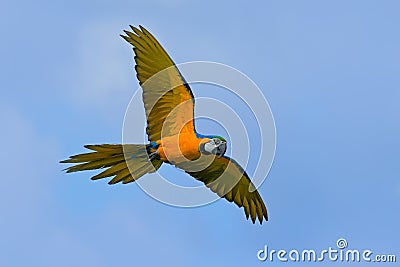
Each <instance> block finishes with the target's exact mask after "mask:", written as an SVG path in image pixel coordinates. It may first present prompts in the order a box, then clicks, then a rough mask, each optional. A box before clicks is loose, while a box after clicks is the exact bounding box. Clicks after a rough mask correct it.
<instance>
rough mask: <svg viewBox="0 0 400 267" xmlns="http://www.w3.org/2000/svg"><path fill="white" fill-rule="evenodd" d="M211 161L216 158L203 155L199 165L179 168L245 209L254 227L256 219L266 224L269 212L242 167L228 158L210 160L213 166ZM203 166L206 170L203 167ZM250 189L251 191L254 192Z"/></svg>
mask: <svg viewBox="0 0 400 267" xmlns="http://www.w3.org/2000/svg"><path fill="white" fill-rule="evenodd" d="M209 157H215V156H213V155H210V156H204V155H203V160H200V161H197V162H196V161H188V162H185V163H182V164H178V165H177V167H179V168H181V169H183V170H184V171H186V172H187V173H188V174H190V175H191V176H193V177H194V178H196V179H197V180H200V181H202V182H203V183H205V185H206V186H207V187H208V188H210V189H211V190H212V191H213V192H214V193H217V194H218V195H219V196H220V197H224V198H226V199H227V200H228V201H230V202H232V201H234V202H235V203H236V205H238V206H239V207H244V211H245V213H246V218H247V219H248V218H249V215H250V217H251V220H252V221H253V223H255V221H256V217H258V220H259V221H260V223H261V224H262V221H263V218H264V219H265V220H266V221H267V220H268V215H267V208H266V207H265V204H264V202H263V200H262V198H261V196H260V194H259V193H258V191H257V190H256V189H255V187H254V185H253V183H252V182H251V181H250V178H249V176H248V175H247V173H246V172H245V171H244V170H243V169H242V168H241V167H240V165H239V164H238V163H237V162H236V161H235V160H233V159H231V158H229V157H226V156H224V157H221V158H218V157H215V159H214V160H212V159H211V162H212V163H211V164H209V162H210V158H209ZM202 164H204V166H201V165H202ZM194 170H196V171H194ZM197 170H201V171H197ZM249 189H251V192H250V190H249Z"/></svg>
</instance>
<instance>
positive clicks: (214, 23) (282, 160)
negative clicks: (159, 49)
mask: <svg viewBox="0 0 400 267" xmlns="http://www.w3.org/2000/svg"><path fill="white" fill-rule="evenodd" d="M399 9H400V3H399V2H398V1H389V0H384V1H341V0H339V1H316V0H315V1H264V2H263V3H262V4H261V3H257V4H255V3H254V4H249V3H248V2H243V1H242V3H233V2H232V1H219V2H218V3H215V2H214V1H202V2H199V3H195V2H194V1H192V2H190V3H189V2H188V1H180V0H174V1H166V0H159V1H141V2H137V1H118V0H117V1H107V2H106V1H97V2H96V1H85V2H83V1H68V2H64V1H35V2H32V1H24V0H22V1H6V2H4V1H3V2H2V8H1V9H0V22H1V23H0V25H1V26H0V34H1V36H2V37H1V43H0V58H1V65H0V70H1V71H0V73H1V75H0V81H1V90H2V97H1V99H0V103H1V105H0V109H1V112H0V114H1V115H0V116H1V121H2V130H1V137H2V141H3V143H2V149H1V152H0V157H1V167H2V174H3V175H2V177H3V178H2V179H3V181H2V183H1V186H0V211H1V214H2V216H1V219H0V229H1V230H0V234H1V242H0V251H1V252H0V265H1V266H54V265H57V266H95V265H96V266H111V265H114V266H115V265H119V266H137V265H138V264H140V265H143V264H147V265H153V266H155V265H162V266H172V265H174V266H217V265H220V266H243V265H245V266H258V265H260V266H261V265H267V264H270V263H267V262H264V263H262V262H259V261H258V260H257V257H256V253H257V251H258V250H259V249H261V248H263V246H264V245H265V244H267V245H268V246H270V247H271V248H274V249H280V248H283V249H288V250H290V249H307V248H310V249H311V248H312V249H324V248H327V247H329V246H334V245H335V242H336V240H337V239H338V238H340V237H344V238H346V239H347V241H348V243H349V247H351V248H358V249H371V250H373V251H374V252H376V253H382V254H384V253H391V254H393V253H394V254H396V253H397V257H398V258H399V257H400V254H399V247H400V241H399V240H400V231H399V230H398V225H400V216H399V213H398V211H399V208H400V180H399V173H400V168H399V166H400V164H399V151H400V141H399V140H400V139H399V136H400V124H399V118H400V117H399V116H400V105H399V101H400V75H399V73H400V50H399V47H400V35H399V34H398V28H399V25H400V17H399V16H398V10H399ZM129 24H133V25H138V24H141V25H144V26H145V27H147V28H148V29H149V30H150V31H151V32H152V33H153V34H154V35H155V36H156V37H157V38H158V39H159V40H160V42H161V43H162V44H163V45H164V47H165V48H166V49H167V51H168V52H169V53H170V55H171V56H172V58H173V59H174V60H175V62H177V63H182V62H187V61H193V60H210V61H215V62H221V63H224V64H227V65H230V66H232V67H235V68H237V69H239V70H240V71H242V72H244V73H245V74H246V75H248V76H249V77H250V78H251V79H252V80H253V81H255V82H256V83H257V85H258V86H259V87H260V88H261V89H262V91H263V93H264V94H265V96H266V98H267V99H268V101H269V104H270V106H271V109H272V112H273V114H274V117H275V122H276V128H277V140H278V141H277V151H276V157H275V161H274V164H273V167H272V169H271V172H270V174H269V176H268V177H267V179H266V181H265V182H264V184H263V185H262V186H261V188H260V192H261V194H262V196H263V198H264V200H265V202H266V204H267V206H268V209H269V214H270V221H269V222H268V223H266V224H263V225H262V226H259V225H253V224H251V223H250V222H249V221H246V220H245V219H244V215H243V211H242V210H240V209H238V208H237V207H236V206H234V205H232V204H231V203H228V202H226V201H222V200H221V201H217V202H215V203H213V204H211V205H207V206H205V207H201V208H195V209H183V208H174V207H170V206H167V205H163V204H160V203H159V202H158V201H155V200H154V199H152V198H151V197H149V196H147V195H146V194H145V193H144V192H142V190H141V189H140V188H138V187H137V186H136V185H135V184H131V185H126V186H122V185H117V186H108V185H107V184H106V182H105V181H98V182H93V181H91V180H90V179H89V177H90V175H91V173H78V174H73V175H66V174H64V173H62V171H61V170H62V168H63V166H61V165H60V164H58V161H59V160H61V159H64V158H66V157H67V156H69V155H71V154H75V153H79V152H82V151H83V147H82V146H83V145H84V144H93V143H118V142H121V133H122V123H123V117H124V113H125V109H126V107H127V105H128V103H129V100H130V98H131V96H132V94H133V92H134V91H135V90H136V88H137V86H138V84H137V81H136V79H135V76H134V72H133V69H132V66H133V59H132V51H131V49H130V48H129V46H128V45H127V44H126V43H125V42H124V41H123V40H122V39H121V38H120V37H119V36H118V35H119V34H120V33H122V30H123V29H127V28H128V25H129ZM199 89H201V86H196V88H195V90H199ZM194 94H195V95H196V91H195V92H194ZM138 127H144V125H142V124H138ZM249 130H250V131H251V129H249ZM168 172H169V173H170V174H171V175H174V174H175V173H176V171H175V170H173V169H172V168H171V170H168ZM274 264H278V265H279V263H274ZM282 264H283V265H284V264H289V263H282ZM293 265H298V266H302V265H305V264H301V263H297V264H293ZM318 265H319V266H321V265H323V264H318ZM337 265H338V266H339V265H341V264H340V263H337ZM354 265H356V264H354ZM382 265H385V264H382Z"/></svg>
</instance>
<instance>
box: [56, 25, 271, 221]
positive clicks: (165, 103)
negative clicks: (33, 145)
mask: <svg viewBox="0 0 400 267" xmlns="http://www.w3.org/2000/svg"><path fill="white" fill-rule="evenodd" d="M130 27H131V29H132V31H124V32H125V34H126V35H121V37H122V38H124V39H125V40H126V41H127V42H128V43H129V44H131V45H132V46H133V51H134V54H135V57H134V60H135V63H136V65H135V70H136V74H137V78H138V80H139V84H140V86H141V87H142V90H143V102H144V107H145V112H146V118H147V128H146V133H147V135H148V140H149V143H148V144H147V145H136V144H102V145H85V146H84V147H85V148H87V149H89V150H91V152H87V153H84V154H79V155H74V156H71V157H69V159H67V160H63V161H61V163H73V164H74V165H72V166H69V167H68V168H66V169H65V170H66V172H68V173H70V172H76V171H83V170H94V169H103V171H102V172H101V173H99V174H97V175H95V176H93V177H92V178H91V179H92V180H97V179H101V178H107V177H111V178H112V179H111V180H110V181H109V182H108V183H109V184H116V183H119V182H122V183H123V184H126V183H130V182H134V181H136V180H137V179H139V178H140V177H142V176H143V175H145V174H147V173H152V172H155V171H157V170H158V169H159V168H160V166H161V164H163V163H168V164H171V165H174V166H175V167H177V168H180V169H182V170H184V171H185V172H186V173H188V174H189V175H191V176H193V177H194V178H196V179H197V180H199V181H201V182H203V183H204V184H205V185H206V186H207V187H208V188H210V189H211V190H212V191H213V192H214V193H216V194H218V195H219V196H220V197H221V198H222V197H224V198H225V199H227V200H228V201H230V202H234V203H235V204H236V205H237V206H238V207H243V208H244V211H245V215H246V218H247V219H249V216H250V217H251V220H252V222H253V224H254V223H255V221H256V218H258V220H259V222H260V224H262V222H263V219H265V220H266V221H267V220H268V216H267V209H266V207H265V204H264V202H263V200H262V198H261V196H260V194H259V193H258V191H257V190H256V188H255V186H254V185H253V183H252V182H251V180H250V178H249V176H248V175H247V173H246V172H245V171H244V170H243V169H242V167H241V166H240V165H239V164H238V163H237V162H236V161H235V160H233V159H231V158H229V157H228V156H225V151H226V147H227V142H226V140H225V138H223V137H221V136H214V135H201V134H199V133H197V131H196V129H195V124H194V104H195V99H194V96H193V93H192V91H191V89H190V87H189V85H188V84H187V82H186V81H185V79H184V78H183V76H182V75H181V73H180V72H179V70H178V67H177V66H176V65H175V63H174V62H173V61H172V59H171V58H170V56H169V55H168V54H167V52H166V51H165V50H164V48H163V47H162V46H161V44H160V43H159V42H158V41H157V40H156V38H155V37H154V36H153V35H152V34H151V33H150V32H149V31H148V30H146V29H145V28H144V27H142V26H139V28H136V27H133V26H130ZM163 70H167V71H166V72H165V71H164V74H162V75H160V76H159V77H157V75H156V74H157V73H163V72H160V71H163ZM154 75H156V76H154ZM153 76H154V77H155V78H154V77H153ZM152 77H153V78H152ZM199 159H200V160H199Z"/></svg>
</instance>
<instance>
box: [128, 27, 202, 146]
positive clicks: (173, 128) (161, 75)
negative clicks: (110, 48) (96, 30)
mask: <svg viewBox="0 0 400 267" xmlns="http://www.w3.org/2000/svg"><path fill="white" fill-rule="evenodd" d="M130 27H131V28H132V31H133V32H129V31H124V32H125V33H126V35H127V36H124V35H121V36H122V37H123V38H124V39H125V40H126V41H127V42H129V43H130V44H131V45H133V51H134V53H135V62H136V66H135V70H136V73H137V75H136V76H137V78H138V80H139V83H140V85H141V87H142V88H143V102H144V106H145V110H146V117H147V134H148V137H149V140H150V141H157V140H160V139H161V136H170V135H175V134H178V133H179V132H190V133H193V134H195V130H194V122H193V117H194V98H193V94H192V91H191V90H190V87H189V85H188V84H187V83H186V81H185V79H184V78H183V77H182V75H181V73H180V72H179V70H178V68H177V67H176V65H175V63H174V62H173V61H172V59H171V58H170V57H169V56H168V54H167V52H165V50H164V48H163V47H162V46H161V45H160V43H159V42H158V41H157V40H156V39H155V38H154V36H153V35H151V34H150V33H149V32H148V31H147V30H146V29H145V28H144V27H142V26H139V27H140V30H139V29H137V28H135V27H132V26H130ZM160 71H162V72H160ZM156 74H157V75H156ZM154 75H156V76H154Z"/></svg>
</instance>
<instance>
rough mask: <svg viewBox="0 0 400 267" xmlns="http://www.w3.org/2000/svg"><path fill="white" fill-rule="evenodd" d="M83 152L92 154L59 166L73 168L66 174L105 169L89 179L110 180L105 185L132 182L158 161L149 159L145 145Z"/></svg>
mask: <svg viewBox="0 0 400 267" xmlns="http://www.w3.org/2000/svg"><path fill="white" fill-rule="evenodd" d="M85 148H87V149H90V150H92V151H94V152H88V153H84V154H79V155H74V156H71V157H70V158H69V159H67V160H63V161H60V162H61V163H72V164H74V165H72V166H70V167H68V168H66V169H65V171H66V172H68V173H69V172H77V171H85V170H94V169H105V170H103V171H102V172H101V173H99V174H97V175H95V176H93V177H92V178H91V179H92V180H97V179H101V178H107V177H111V178H112V179H111V180H110V181H109V184H115V183H119V182H122V183H124V184H126V183H130V182H134V181H135V180H137V179H139V178H140V177H142V176H143V175H145V174H146V173H151V172H155V171H156V170H157V169H158V168H160V166H161V164H162V161H161V160H159V159H157V158H152V159H151V160H150V159H149V156H148V154H149V151H150V146H149V145H134V144H128V145H111V144H103V145H86V146H85Z"/></svg>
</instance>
